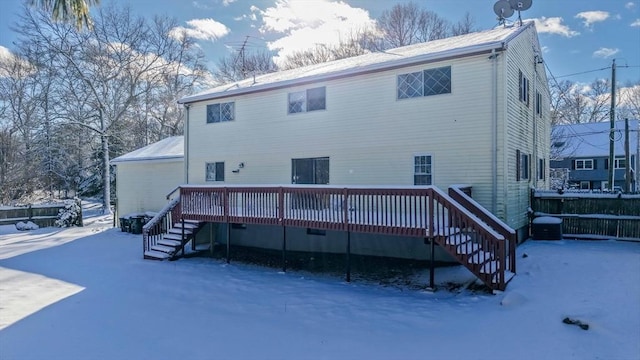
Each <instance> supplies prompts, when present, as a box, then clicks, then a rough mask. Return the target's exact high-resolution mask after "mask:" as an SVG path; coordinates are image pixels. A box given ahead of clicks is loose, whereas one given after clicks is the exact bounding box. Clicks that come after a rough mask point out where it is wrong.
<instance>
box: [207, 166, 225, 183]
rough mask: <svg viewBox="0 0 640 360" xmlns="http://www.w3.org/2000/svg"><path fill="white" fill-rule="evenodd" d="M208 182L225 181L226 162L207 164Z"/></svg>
mask: <svg viewBox="0 0 640 360" xmlns="http://www.w3.org/2000/svg"><path fill="white" fill-rule="evenodd" d="M205 167H206V168H205V180H206V181H224V162H213V163H206V165H205Z"/></svg>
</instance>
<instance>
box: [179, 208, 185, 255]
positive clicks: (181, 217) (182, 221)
mask: <svg viewBox="0 0 640 360" xmlns="http://www.w3.org/2000/svg"><path fill="white" fill-rule="evenodd" d="M180 222H181V223H182V230H181V231H182V236H181V238H180V242H181V243H182V257H184V246H185V245H186V244H185V242H184V240H185V239H184V215H182V216H180Z"/></svg>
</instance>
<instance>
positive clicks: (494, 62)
mask: <svg viewBox="0 0 640 360" xmlns="http://www.w3.org/2000/svg"><path fill="white" fill-rule="evenodd" d="M491 68H492V71H493V79H492V82H491V93H492V97H493V99H492V101H491V118H492V119H491V120H492V121H491V213H492V214H497V211H498V54H497V53H496V49H492V50H491Z"/></svg>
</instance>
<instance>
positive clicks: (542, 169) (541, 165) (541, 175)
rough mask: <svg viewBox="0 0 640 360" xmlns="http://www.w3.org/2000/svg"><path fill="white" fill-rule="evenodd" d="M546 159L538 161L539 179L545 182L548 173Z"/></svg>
mask: <svg viewBox="0 0 640 360" xmlns="http://www.w3.org/2000/svg"><path fill="white" fill-rule="evenodd" d="M545 163H546V162H545V160H544V159H538V179H540V180H544V177H545V176H544V175H545V174H546V172H547V169H546V164H545Z"/></svg>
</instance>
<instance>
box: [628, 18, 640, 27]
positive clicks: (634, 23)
mask: <svg viewBox="0 0 640 360" xmlns="http://www.w3.org/2000/svg"><path fill="white" fill-rule="evenodd" d="M630 26H631V27H640V18H639V19H636V20H635V21H634V22H632V23H631V25H630Z"/></svg>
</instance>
